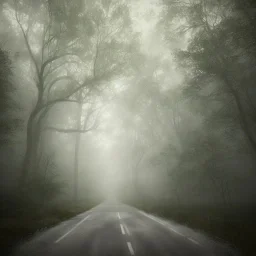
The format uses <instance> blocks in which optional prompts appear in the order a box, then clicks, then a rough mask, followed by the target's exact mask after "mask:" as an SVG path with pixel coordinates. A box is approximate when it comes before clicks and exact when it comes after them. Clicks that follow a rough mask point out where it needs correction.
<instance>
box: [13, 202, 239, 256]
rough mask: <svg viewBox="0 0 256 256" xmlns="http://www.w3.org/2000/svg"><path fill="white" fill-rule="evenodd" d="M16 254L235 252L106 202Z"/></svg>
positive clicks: (196, 255)
mask: <svg viewBox="0 0 256 256" xmlns="http://www.w3.org/2000/svg"><path fill="white" fill-rule="evenodd" d="M14 255H15V256H110V255H111V256H131V255H132V256H133V255H140V256H186V255H187V256H214V255H215V256H224V255H225V256H231V255H236V254H235V253H234V254H233V252H231V250H230V248H228V247H227V246H226V245H224V244H220V243H217V242H215V241H213V240H211V239H209V238H207V237H206V236H204V235H202V234H200V233H197V232H195V231H193V230H191V229H189V228H187V227H184V226H180V225H178V224H175V223H172V222H167V221H166V220H163V219H161V218H158V217H155V216H153V215H150V214H147V213H145V212H142V211H140V210H138V209H136V208H133V207H130V206H128V205H124V204H119V203H110V202H105V203H102V204H100V205H98V206H97V207H95V208H92V209H91V210H90V211H87V212H85V213H83V214H80V215H78V216H76V217H74V218H72V219H70V220H68V221H65V222H63V223H61V224H59V225H57V226H56V227H53V228H50V229H49V230H46V231H44V232H42V233H40V234H38V235H36V236H35V237H34V238H33V239H31V240H30V241H27V242H26V243H24V244H23V245H22V246H21V247H20V248H19V249H18V250H17V251H16V252H15V254H14Z"/></svg>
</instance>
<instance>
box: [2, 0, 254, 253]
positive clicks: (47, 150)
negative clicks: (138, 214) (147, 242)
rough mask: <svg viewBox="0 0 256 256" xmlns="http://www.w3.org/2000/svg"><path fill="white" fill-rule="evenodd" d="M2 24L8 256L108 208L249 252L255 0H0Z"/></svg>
mask: <svg viewBox="0 0 256 256" xmlns="http://www.w3.org/2000/svg"><path fill="white" fill-rule="evenodd" d="M71 2H72V3H71ZM0 19H1V23H0V35H1V36H0V170H1V172H0V175H1V176H0V199H1V200H0V207H1V212H0V232H1V238H2V239H1V243H0V244H1V248H3V251H4V252H5V251H6V253H11V250H12V248H13V247H14V246H16V245H17V244H19V243H20V242H21V241H23V240H24V239H25V238H28V237H30V236H32V235H33V234H35V233H37V232H38V231H39V230H43V229H45V228H49V227H52V226H54V225H56V224H58V223H60V222H61V221H64V220H66V219H69V218H71V217H73V216H76V215H77V214H79V213H82V212H84V211H86V210H89V209H90V208H92V207H94V206H96V205H97V204H99V203H101V202H103V201H105V200H116V201H120V202H122V203H125V204H128V205H131V206H134V207H136V208H138V209H141V210H144V211H147V212H150V213H152V214H156V215H158V216H161V217H164V218H166V219H170V220H174V221H176V222H177V223H180V224H183V225H187V226H189V227H191V228H194V229H196V230H199V231H202V232H204V233H206V234H208V235H209V236H210V237H213V238H214V239H218V240H219V241H224V242H225V243H227V244H229V245H230V246H231V247H233V248H236V249H237V250H239V251H240V252H241V253H242V255H246V256H247V255H254V243H255V241H254V234H253V232H254V228H255V223H256V202H255V198H256V157H255V156H256V129H255V128H256V86H255V85H256V84H255V81H256V2H255V1H254V0H216V1H212V0H151V1H150V0H73V1H70V0H62V1H58V0H51V1H50V0H36V1H35V0H1V2H0ZM1 255H4V254H1ZM6 255H7V254H6Z"/></svg>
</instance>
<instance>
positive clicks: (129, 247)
mask: <svg viewBox="0 0 256 256" xmlns="http://www.w3.org/2000/svg"><path fill="white" fill-rule="evenodd" d="M127 246H128V249H129V252H130V254H131V255H135V253H134V250H133V248H132V244H131V243H130V242H127Z"/></svg>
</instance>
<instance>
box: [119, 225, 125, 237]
mask: <svg viewBox="0 0 256 256" xmlns="http://www.w3.org/2000/svg"><path fill="white" fill-rule="evenodd" d="M120 228H121V231H122V234H123V235H125V232H124V227H123V225H122V224H120Z"/></svg>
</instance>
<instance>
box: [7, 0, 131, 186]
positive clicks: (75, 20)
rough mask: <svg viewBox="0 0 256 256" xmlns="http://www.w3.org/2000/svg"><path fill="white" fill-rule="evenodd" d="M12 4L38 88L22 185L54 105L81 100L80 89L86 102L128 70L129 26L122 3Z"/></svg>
mask: <svg viewBox="0 0 256 256" xmlns="http://www.w3.org/2000/svg"><path fill="white" fill-rule="evenodd" d="M10 6H11V7H12V8H13V9H14V15H15V19H16V21H17V24H18V26H19V28H20V31H21V34H22V36H23V39H24V42H25V46H26V48H27V52H28V55H29V57H30V60H31V63H32V64H33V66H34V69H33V70H34V77H35V87H36V89H37V92H38V93H37V99H36V104H35V106H34V107H33V109H32V111H31V114H30V116H29V118H28V123H27V148H26V154H25V158H24V165H23V168H22V172H21V177H20V187H21V188H22V187H24V185H25V183H26V180H27V177H28V175H29V173H30V172H31V171H33V169H34V168H35V166H36V161H37V151H38V146H39V141H40V136H41V133H42V124H43V123H44V120H45V118H46V117H47V113H49V111H50V110H51V109H52V108H53V107H54V106H55V105H56V104H60V103H63V104H78V105H79V104H81V102H80V100H79V99H78V95H79V94H81V91H82V94H83V101H85V100H86V99H87V98H90V97H92V95H94V94H97V93H100V91H101V88H102V85H104V84H106V83H107V81H110V80H111V79H113V78H114V77H117V76H120V75H121V74H122V73H123V72H126V71H127V70H128V68H127V64H128V63H129V60H128V59H127V58H128V56H129V54H130V53H131V51H130V49H131V40H129V39H130V38H131V33H130V34H129V31H130V32H131V28H130V27H129V22H130V20H129V9H128V7H127V6H126V5H125V4H124V3H122V2H120V1H98V2H95V3H94V4H93V3H88V4H87V5H85V4H84V1H79V0H77V1H75V2H74V3H73V2H72V5H71V4H70V2H68V1H63V2H62V3H59V2H58V1H51V2H49V1H39V2H37V3H36V4H35V3H33V4H31V1H29V0H27V1H15V2H14V4H13V5H10ZM106 21H108V23H109V24H108V23H106ZM104 22H105V23H104ZM125 28H127V29H126V30H125ZM124 31H126V32H125V33H123V32H124ZM128 34H129V35H130V37H127V35H128ZM127 38H129V39H128V40H127ZM70 70H72V72H70ZM60 86H62V87H63V88H64V89H63V91H62V92H63V93H60V94H54V88H56V87H60ZM52 95H53V96H52ZM56 95H57V97H56ZM49 129H50V130H54V131H58V132H65V133H72V132H79V133H80V132H82V133H84V132H85V131H84V130H79V129H77V128H76V129H75V130H74V129H65V128H64V129H59V128H55V127H50V128H49ZM49 129H48V130H49Z"/></svg>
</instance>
